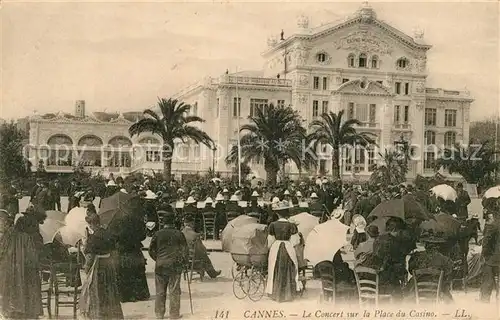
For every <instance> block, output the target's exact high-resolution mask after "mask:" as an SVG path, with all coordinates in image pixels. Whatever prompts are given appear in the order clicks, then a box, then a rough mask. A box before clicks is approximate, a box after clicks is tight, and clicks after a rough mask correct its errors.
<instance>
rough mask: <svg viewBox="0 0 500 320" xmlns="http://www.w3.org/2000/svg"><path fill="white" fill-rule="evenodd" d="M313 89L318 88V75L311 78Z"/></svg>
mask: <svg viewBox="0 0 500 320" xmlns="http://www.w3.org/2000/svg"><path fill="white" fill-rule="evenodd" d="M313 89H315V90H318V89H319V77H314V78H313Z"/></svg>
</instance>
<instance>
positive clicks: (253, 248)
mask: <svg viewBox="0 0 500 320" xmlns="http://www.w3.org/2000/svg"><path fill="white" fill-rule="evenodd" d="M229 250H230V252H231V253H236V254H252V255H260V254H266V253H267V226H266V225H265V224H258V223H251V224H246V225H243V226H239V227H238V228H237V232H235V233H234V234H233V236H232V240H231V245H230V249H229Z"/></svg>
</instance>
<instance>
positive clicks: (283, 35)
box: [280, 29, 285, 41]
mask: <svg viewBox="0 0 500 320" xmlns="http://www.w3.org/2000/svg"><path fill="white" fill-rule="evenodd" d="M280 40H281V41H283V40H285V31H283V29H281V39H280Z"/></svg>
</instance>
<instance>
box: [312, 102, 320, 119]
mask: <svg viewBox="0 0 500 320" xmlns="http://www.w3.org/2000/svg"><path fill="white" fill-rule="evenodd" d="M318 112H319V102H318V100H313V117H317V116H318Z"/></svg>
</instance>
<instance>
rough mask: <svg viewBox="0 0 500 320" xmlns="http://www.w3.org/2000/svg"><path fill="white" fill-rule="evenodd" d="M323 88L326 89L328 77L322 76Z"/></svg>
mask: <svg viewBox="0 0 500 320" xmlns="http://www.w3.org/2000/svg"><path fill="white" fill-rule="evenodd" d="M323 90H328V78H327V77H323Z"/></svg>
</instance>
